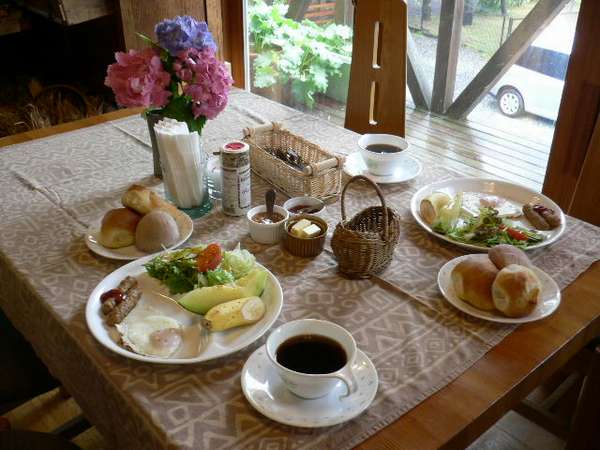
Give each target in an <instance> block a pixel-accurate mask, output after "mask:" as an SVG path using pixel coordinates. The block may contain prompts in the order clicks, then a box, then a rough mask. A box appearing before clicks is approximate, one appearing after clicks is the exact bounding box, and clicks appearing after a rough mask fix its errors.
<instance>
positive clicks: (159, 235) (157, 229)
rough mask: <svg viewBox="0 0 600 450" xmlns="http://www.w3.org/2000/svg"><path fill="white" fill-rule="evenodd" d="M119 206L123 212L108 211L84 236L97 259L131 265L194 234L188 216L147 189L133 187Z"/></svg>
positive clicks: (178, 243) (174, 245) (118, 210)
mask: <svg viewBox="0 0 600 450" xmlns="http://www.w3.org/2000/svg"><path fill="white" fill-rule="evenodd" d="M121 203H122V204H123V207H122V208H116V209H111V210H110V211H107V212H106V214H105V215H104V216H103V217H102V219H100V220H99V221H98V223H95V224H92V225H91V226H90V227H89V229H88V231H87V233H86V235H85V243H86V245H87V246H88V248H89V249H90V250H91V251H93V252H94V253H96V254H98V255H100V256H104V257H106V258H111V259H120V260H126V261H131V260H134V259H138V258H141V257H143V256H147V255H150V254H153V253H157V252H161V251H163V250H169V249H173V248H176V247H178V246H180V245H181V244H183V243H184V242H185V241H186V240H187V239H188V238H189V237H190V236H191V234H192V231H193V230H194V223H193V222H192V219H191V218H190V217H189V216H188V215H187V214H185V213H183V212H181V211H179V210H178V209H177V207H176V206H175V205H173V204H172V203H169V202H168V201H166V200H165V199H163V198H162V197H161V196H160V195H158V194H157V193H156V192H154V191H153V190H152V189H148V188H147V187H144V186H140V185H135V184H134V185H133V186H131V187H130V188H129V189H128V190H127V191H126V192H125V193H124V194H123V197H122V198H121Z"/></svg>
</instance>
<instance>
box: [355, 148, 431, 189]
mask: <svg viewBox="0 0 600 450" xmlns="http://www.w3.org/2000/svg"><path fill="white" fill-rule="evenodd" d="M422 170H423V167H422V166H421V163H420V162H419V161H418V160H417V159H415V158H413V157H412V156H410V155H404V157H403V160H402V165H401V166H400V167H399V168H398V169H397V170H396V171H395V172H394V173H393V174H391V175H385V176H383V175H373V174H372V173H370V172H369V170H368V169H367V165H366V164H365V162H364V160H363V159H362V156H361V154H360V153H359V152H354V153H351V154H350V155H348V156H347V157H346V162H345V163H344V172H346V174H348V175H349V176H351V177H353V176H355V175H364V176H366V177H369V178H370V179H372V180H373V181H374V182H375V183H379V184H394V183H404V182H405V181H410V180H412V179H413V178H416V177H418V176H419V175H420V174H421V171H422Z"/></svg>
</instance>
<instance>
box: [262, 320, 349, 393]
mask: <svg viewBox="0 0 600 450" xmlns="http://www.w3.org/2000/svg"><path fill="white" fill-rule="evenodd" d="M302 335H320V336H325V337H327V338H329V339H332V340H334V341H336V342H337V343H338V344H340V345H341V346H342V348H343V349H344V351H345V352H346V357H347V361H346V364H345V365H344V367H342V368H341V369H339V370H336V371H335V372H331V373H326V374H310V373H302V372H296V371H294V370H291V369H288V368H287V367H284V366H282V365H281V364H279V363H278V362H277V349H278V348H279V346H280V345H281V344H283V343H284V342H285V341H287V340H288V339H290V338H292V337H295V336H302ZM266 347H267V355H268V357H269V359H270V360H271V362H272V363H273V364H274V365H275V367H276V368H277V371H278V373H279V376H280V377H281V379H282V380H283V383H284V384H285V386H286V387H287V388H288V389H289V390H290V391H291V392H292V393H294V394H296V395H297V396H298V397H302V398H308V399H312V398H319V397H323V396H325V395H327V394H328V393H329V392H331V390H332V389H333V388H334V387H335V385H336V384H337V383H338V381H339V380H341V381H343V382H344V384H345V385H346V388H347V392H346V394H345V395H342V396H341V397H348V396H349V395H352V394H354V393H355V392H356V390H357V388H358V387H357V383H356V379H355V378H354V374H353V373H352V365H353V363H354V359H355V357H356V342H355V341H354V338H353V337H352V335H351V334H350V333H349V332H348V331H346V330H345V329H344V328H342V327H340V326H339V325H336V324H335V323H333V322H327V321H325V320H317V319H300V320H295V321H293V322H288V323H285V324H283V325H281V326H280V327H279V328H277V329H275V330H274V331H273V332H272V333H271V335H270V336H269V338H268V339H267V343H266Z"/></svg>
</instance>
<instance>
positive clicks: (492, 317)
mask: <svg viewBox="0 0 600 450" xmlns="http://www.w3.org/2000/svg"><path fill="white" fill-rule="evenodd" d="M470 258H473V259H484V258H488V256H487V255H483V254H476V255H465V256H459V257H458V258H454V259H452V260H450V261H448V262H447V263H446V264H444V266H443V267H442V268H441V269H440V271H439V272H438V287H439V288H440V291H442V294H443V295H444V297H446V300H448V302H450V303H451V304H452V305H453V306H454V307H456V308H458V309H460V310H461V311H462V312H465V313H467V314H469V315H471V316H474V317H478V318H480V319H485V320H489V321H491V322H499V323H527V322H533V321H536V320H540V319H543V318H544V317H548V316H549V315H550V314H552V313H553V312H554V311H556V308H558V306H559V305H560V289H559V287H558V285H557V284H556V282H555V281H554V280H553V279H552V277H550V275H548V274H547V273H546V272H544V271H543V270H540V269H538V268H537V267H533V268H532V270H533V271H534V272H535V274H536V275H537V277H538V278H539V280H540V282H541V283H542V292H540V297H539V300H538V304H537V306H536V307H535V309H534V310H533V311H532V312H531V314H529V315H528V316H525V317H506V316H503V315H502V314H501V313H500V312H499V311H497V312H494V311H483V310H481V309H477V308H475V307H474V306H471V305H470V304H468V303H467V302H464V301H462V300H461V299H460V298H458V296H457V295H456V292H455V291H454V285H453V284H452V279H451V277H450V276H451V274H452V269H454V267H455V266H456V265H457V264H458V263H459V262H461V261H463V260H465V259H470Z"/></svg>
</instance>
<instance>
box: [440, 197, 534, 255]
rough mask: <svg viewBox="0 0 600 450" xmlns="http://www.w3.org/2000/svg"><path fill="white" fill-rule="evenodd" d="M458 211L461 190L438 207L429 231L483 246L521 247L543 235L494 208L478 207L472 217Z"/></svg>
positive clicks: (460, 209)
mask: <svg viewBox="0 0 600 450" xmlns="http://www.w3.org/2000/svg"><path fill="white" fill-rule="evenodd" d="M462 214H463V210H462V193H459V194H457V195H456V197H455V198H454V200H453V201H452V203H450V204H449V205H447V206H445V207H444V208H442V209H441V211H440V213H439V216H438V218H437V220H436V221H435V222H434V223H433V230H434V231H436V232H438V233H440V234H444V235H446V236H448V237H449V238H450V239H452V240H454V241H457V242H463V243H465V244H473V245H483V246H486V247H493V246H495V245H498V244H511V245H514V246H516V247H521V248H524V247H528V246H530V245H534V244H537V243H538V242H541V241H543V240H544V235H542V234H540V233H538V232H536V231H534V230H529V229H526V228H523V227H520V226H516V225H514V224H513V223H512V221H510V220H508V219H504V218H502V217H499V216H498V211H497V210H496V209H494V208H489V207H482V208H480V209H479V214H478V215H475V216H472V215H469V216H468V217H463V215H462Z"/></svg>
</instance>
